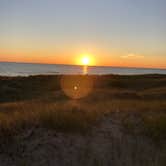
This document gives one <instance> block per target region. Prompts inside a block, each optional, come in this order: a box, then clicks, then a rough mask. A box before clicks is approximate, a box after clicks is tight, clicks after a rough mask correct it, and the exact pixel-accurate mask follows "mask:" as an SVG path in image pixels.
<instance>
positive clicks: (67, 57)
mask: <svg viewBox="0 0 166 166" xmlns="http://www.w3.org/2000/svg"><path fill="white" fill-rule="evenodd" d="M94 55H95V56H94ZM121 55H122V54H116V53H114V54H113V53H112V54H109V53H104V52H103V54H102V53H100V52H99V53H98V54H97V51H96V52H95V53H94V54H93V55H92V54H91V53H88V54H80V53H78V52H77V53H73V52H67V53H66V52H51V51H50V52H48V51H44V50H43V51H42V50H41V51H29V52H24V51H23V50H21V51H6V50H0V61H6V62H24V63H46V64H67V65H86V66H118V67H120V66H121V67H145V68H163V69H166V64H165V61H164V60H163V58H159V57H157V56H155V55H153V56H151V57H150V56H144V58H139V57H136V58H135V59H134V57H128V58H124V57H123V58H122V56H121Z"/></svg>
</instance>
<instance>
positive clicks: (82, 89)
mask: <svg viewBox="0 0 166 166" xmlns="http://www.w3.org/2000/svg"><path fill="white" fill-rule="evenodd" d="M61 88H62V90H63V92H64V93H65V94H66V95H67V96H68V97H70V98H72V99H80V98H83V97H86V96H87V95H88V94H89V93H90V92H91V91H92V89H93V80H92V78H90V77H89V76H85V75H84V76H83V75H82V76H81V75H80V76H73V75H72V76H71V75H70V76H67V75H64V76H62V77H61Z"/></svg>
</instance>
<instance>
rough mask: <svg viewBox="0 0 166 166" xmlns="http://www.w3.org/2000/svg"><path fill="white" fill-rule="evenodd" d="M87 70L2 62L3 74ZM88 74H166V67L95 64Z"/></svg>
mask: <svg viewBox="0 0 166 166" xmlns="http://www.w3.org/2000/svg"><path fill="white" fill-rule="evenodd" d="M84 72H85V70H84V69H83V67H82V66H75V65H50V64H31V63H8V62H0V75H1V76H28V75H40V74H43V75H46V74H83V73H84ZM87 74H120V75H135V74H166V69H145V68H125V67H102V66H93V67H88V68H87Z"/></svg>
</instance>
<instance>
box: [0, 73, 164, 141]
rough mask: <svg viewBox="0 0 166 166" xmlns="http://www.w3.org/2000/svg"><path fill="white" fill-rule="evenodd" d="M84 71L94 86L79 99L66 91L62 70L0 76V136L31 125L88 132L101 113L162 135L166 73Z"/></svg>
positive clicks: (130, 127) (144, 131)
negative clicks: (97, 73)
mask: <svg viewBox="0 0 166 166" xmlns="http://www.w3.org/2000/svg"><path fill="white" fill-rule="evenodd" d="M71 77H73V78H74V77H77V76H71ZM78 77H83V76H78ZM86 77H92V79H93V80H94V88H93V91H92V92H91V94H89V95H88V96H87V97H85V98H83V99H80V100H71V99H69V98H67V97H66V96H65V95H64V93H63V92H62V90H61V89H60V85H59V80H60V76H33V77H25V78H24V77H14V78H8V77H0V85H1V87H0V95H1V98H0V102H1V103H0V135H1V139H2V138H6V137H7V136H8V137H9V138H10V136H11V137H12V136H13V135H15V134H17V133H19V132H20V131H23V130H25V129H27V128H31V127H43V128H48V129H54V130H57V131H60V132H72V133H86V132H88V131H90V129H91V128H92V127H93V126H95V125H98V124H100V120H102V119H103V117H108V118H110V119H111V118H112V119H116V120H117V121H118V122H119V124H121V125H122V126H123V127H124V128H125V130H126V131H127V132H130V133H137V134H144V135H146V136H149V137H151V138H155V139H156V138H157V139H158V140H160V139H164V138H166V132H165V131H166V77H165V76H162V75H148V76H116V75H109V76H86Z"/></svg>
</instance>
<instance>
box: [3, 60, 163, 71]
mask: <svg viewBox="0 0 166 166" xmlns="http://www.w3.org/2000/svg"><path fill="white" fill-rule="evenodd" d="M0 63H15V64H34V65H59V66H61V65H64V66H80V67H81V66H82V65H77V64H63V63H62V64H58V63H40V62H16V61H13V62H11V61H0ZM89 67H104V68H109V67H111V68H122V69H123V68H124V69H126V68H127V69H150V70H166V68H160V67H134V66H131V67H127V66H108V65H99V66H98V65H96V66H95V65H90V66H89Z"/></svg>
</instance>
